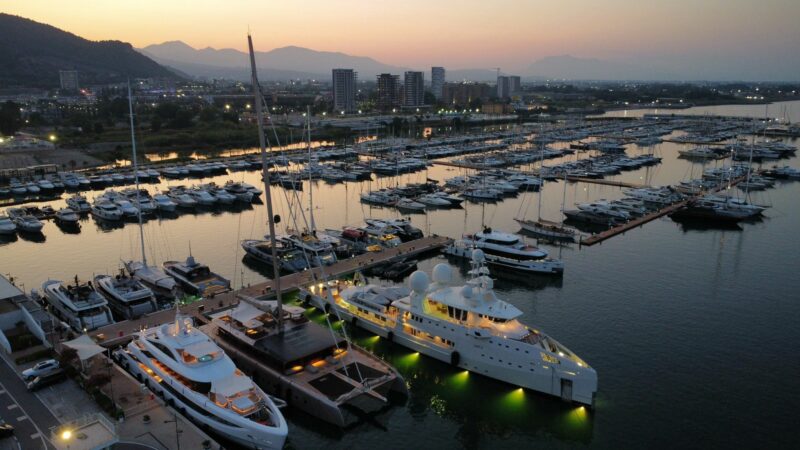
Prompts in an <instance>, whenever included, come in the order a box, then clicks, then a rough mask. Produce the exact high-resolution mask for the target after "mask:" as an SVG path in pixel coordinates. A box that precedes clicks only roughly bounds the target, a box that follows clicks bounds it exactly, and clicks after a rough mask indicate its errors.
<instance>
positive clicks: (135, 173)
mask: <svg viewBox="0 0 800 450" xmlns="http://www.w3.org/2000/svg"><path fill="white" fill-rule="evenodd" d="M128 112H129V113H130V116H131V147H133V180H134V182H135V183H136V208H137V213H136V217H138V219H139V241H140V243H141V244H142V267H147V255H145V252H144V227H142V206H141V203H140V202H139V166H138V163H137V162H136V133H134V128H133V96H132V95H131V82H130V80H128Z"/></svg>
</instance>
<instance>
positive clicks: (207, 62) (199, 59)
mask: <svg viewBox="0 0 800 450" xmlns="http://www.w3.org/2000/svg"><path fill="white" fill-rule="evenodd" d="M139 51H140V52H141V53H142V54H144V55H146V56H148V57H150V58H152V59H153V60H155V61H157V62H159V63H161V64H164V65H167V66H170V67H174V68H176V69H178V70H180V71H182V72H185V73H188V74H191V75H194V76H197V77H207V78H233V79H238V80H243V81H244V80H248V79H249V78H250V61H249V57H248V55H247V53H245V52H242V51H239V50H235V49H230V48H223V49H214V48H211V47H207V48H203V49H195V48H193V47H191V46H189V45H187V44H185V43H184V42H181V41H169V42H164V43H162V44H154V45H149V46H147V47H145V48H142V49H140V50H139ZM255 59H256V66H257V67H258V72H259V78H260V79H262V80H275V79H282V80H285V79H288V78H319V79H323V80H327V79H329V78H330V76H331V69H333V68H340V67H341V68H348V69H354V70H355V71H356V72H358V75H359V77H360V78H361V79H365V78H367V79H372V78H374V77H375V76H376V75H377V74H379V73H386V72H388V73H402V72H403V71H405V70H409V69H406V68H402V67H397V66H391V65H388V64H384V63H382V62H379V61H376V60H374V59H372V58H368V57H365V56H352V55H347V54H344V53H339V52H324V51H317V50H311V49H308V48H303V47H295V46H289V47H281V48H276V49H273V50H270V51H267V52H255Z"/></svg>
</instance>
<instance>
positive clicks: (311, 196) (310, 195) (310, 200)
mask: <svg viewBox="0 0 800 450" xmlns="http://www.w3.org/2000/svg"><path fill="white" fill-rule="evenodd" d="M306 128H307V129H308V134H307V136H306V142H307V145H308V165H309V170H308V208H309V212H308V214H309V215H310V216H311V234H312V235H314V236H316V235H317V225H316V224H315V223H314V185H313V183H312V182H311V106H306Z"/></svg>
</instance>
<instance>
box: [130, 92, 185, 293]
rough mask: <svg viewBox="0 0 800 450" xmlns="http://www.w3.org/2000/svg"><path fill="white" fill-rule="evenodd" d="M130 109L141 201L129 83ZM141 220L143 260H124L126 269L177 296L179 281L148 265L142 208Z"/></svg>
mask: <svg viewBox="0 0 800 450" xmlns="http://www.w3.org/2000/svg"><path fill="white" fill-rule="evenodd" d="M128 111H129V113H130V116H131V146H132V148H133V150H132V151H133V178H134V183H135V184H136V203H137V204H138V203H139V193H140V190H139V169H138V163H137V161H136V134H135V128H134V126H133V95H132V94H131V85H130V84H128ZM136 216H137V218H138V220H139V242H140V243H141V247H142V260H141V261H133V260H132V261H126V262H124V263H123V264H124V266H125V270H127V271H128V273H129V274H130V275H131V276H133V277H134V278H137V279H139V280H140V281H141V282H142V283H144V284H145V285H146V286H147V287H149V288H151V289H153V290H154V291H155V292H158V293H159V294H161V295H164V296H166V297H170V298H172V297H175V291H176V289H177V286H178V284H177V282H176V281H175V279H174V278H172V277H170V276H169V275H167V274H166V272H164V271H163V270H161V269H160V268H159V267H158V266H148V265H147V254H146V252H145V250H144V228H143V226H142V212H141V210H139V211H138V213H137V214H136Z"/></svg>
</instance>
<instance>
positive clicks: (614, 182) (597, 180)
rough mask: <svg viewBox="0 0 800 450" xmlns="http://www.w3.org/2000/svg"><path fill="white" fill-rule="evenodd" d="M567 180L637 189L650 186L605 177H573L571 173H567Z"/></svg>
mask: <svg viewBox="0 0 800 450" xmlns="http://www.w3.org/2000/svg"><path fill="white" fill-rule="evenodd" d="M567 181H575V182H578V183H592V184H603V185H606V186H617V187H627V188H635V189H638V188H645V187H649V186H647V185H645V184H637V183H627V182H625V181H617V180H605V179H603V178H585V177H573V176H570V175H567Z"/></svg>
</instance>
